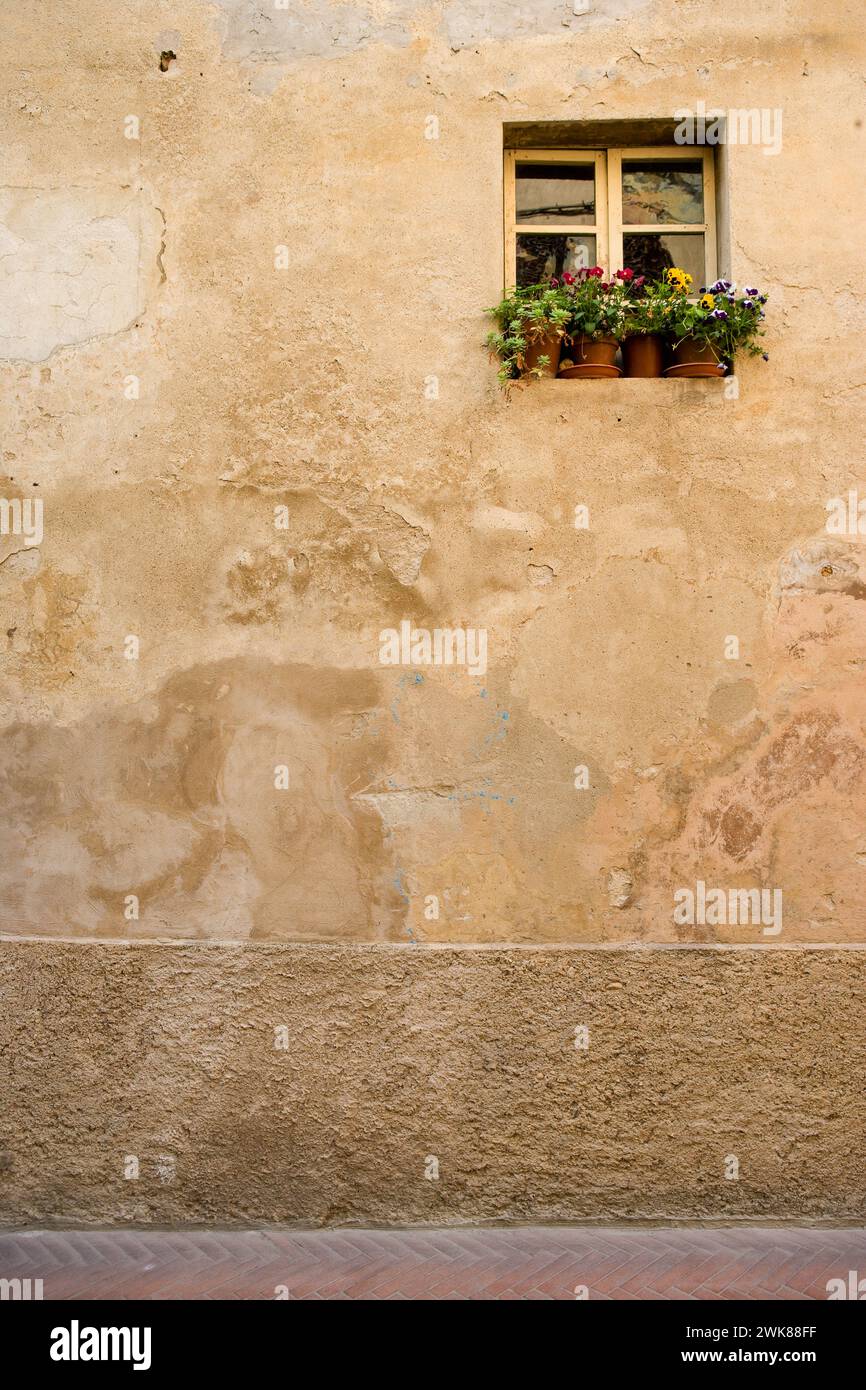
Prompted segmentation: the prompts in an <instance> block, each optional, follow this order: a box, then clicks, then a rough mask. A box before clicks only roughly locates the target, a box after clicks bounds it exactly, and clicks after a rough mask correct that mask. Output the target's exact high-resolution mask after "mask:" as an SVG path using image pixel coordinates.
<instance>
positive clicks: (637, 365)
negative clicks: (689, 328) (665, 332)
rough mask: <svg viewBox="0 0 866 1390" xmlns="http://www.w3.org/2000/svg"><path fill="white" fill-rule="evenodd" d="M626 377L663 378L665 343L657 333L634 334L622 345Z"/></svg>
mask: <svg viewBox="0 0 866 1390" xmlns="http://www.w3.org/2000/svg"><path fill="white" fill-rule="evenodd" d="M622 360H623V365H624V366H625V374H626V376H661V374H662V367H663V365H664V343H663V341H662V339H661V338H660V337H659V335H658V334H657V333H632V334H630V335H629V337H627V338H626V339H625V341H624V342H623V345H622Z"/></svg>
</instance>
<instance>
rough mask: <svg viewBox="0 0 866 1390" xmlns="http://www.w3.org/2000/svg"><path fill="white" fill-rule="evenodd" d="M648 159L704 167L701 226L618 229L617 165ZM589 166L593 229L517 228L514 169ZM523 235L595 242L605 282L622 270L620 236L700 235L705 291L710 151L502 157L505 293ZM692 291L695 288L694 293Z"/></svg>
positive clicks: (710, 224)
mask: <svg viewBox="0 0 866 1390" xmlns="http://www.w3.org/2000/svg"><path fill="white" fill-rule="evenodd" d="M624 159H625V160H629V159H639V160H643V161H648V160H651V159H664V160H680V161H682V162H683V163H691V164H694V163H695V162H696V161H697V160H701V161H702V163H703V175H704V178H703V183H704V190H703V191H704V221H703V222H654V223H651V224H650V223H632V222H628V223H623V220H622V162H623V160H624ZM539 163H544V164H556V163H561V164H594V167H595V225H594V226H589V225H587V224H586V223H577V222H544V223H541V222H538V223H533V222H520V223H518V221H517V184H516V175H517V166H518V164H539ZM524 232H536V233H537V232H547V233H555V232H559V233H560V234H562V233H567V234H568V235H569V236H581V235H582V236H595V239H596V243H595V246H596V263H597V264H598V265H600V266H602V267H603V269H604V271H605V274H606V275H607V276H610V275H611V273H612V272H613V271H614V270H619V269H620V268H621V266H622V242H623V236H624V235H631V234H632V233H641V232H655V233H661V234H663V235H666V234H668V233H674V232H693V233H697V232H700V233H703V236H704V276H705V279H704V283H705V284H707V285H710V284H712V283H713V281H714V280H716V279H717V278H718V273H719V272H718V265H717V258H718V241H717V233H716V184H715V166H714V162H713V151H712V149H710V148H705V149H703V150H700V149H695V148H693V147H691V146H689V147H688V148H686V147H684V146H682V145H646V146H635V147H634V148H629V149H603V150H584V149H568V150H563V149H556V150H548V149H520V150H506V151H505V237H504V244H505V285H506V287H508V288H510V287H511V286H512V285H514V283H515V281H516V278H517V237H518V235H519V234H522V233H524ZM696 288H697V287H696Z"/></svg>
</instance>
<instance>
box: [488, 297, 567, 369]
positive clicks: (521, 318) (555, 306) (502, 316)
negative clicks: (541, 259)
mask: <svg viewBox="0 0 866 1390" xmlns="http://www.w3.org/2000/svg"><path fill="white" fill-rule="evenodd" d="M486 312H487V313H488V314H491V315H492V317H493V318H494V320H495V321H496V328H495V329H494V330H493V331H492V332H490V333H488V335H487V346H488V348H489V349H490V351H491V353H495V354H496V356H497V357H498V358H499V361H500V367H499V380H500V381H501V382H502V384H503V386H505V385H507V384H508V383H509V382H510V381H516V380H518V379H519V378H520V377H528V378H532V377H540V376H541V375H542V367H544V366H546V365H547V364H548V362H549V360H550V359H549V358H548V357H546V356H542V357H539V359H538V365H537V366H536V367H534V368H533V369H532V370H530V369H528V368H527V366H526V350H527V348H528V347H529V346H530V344H532V343H537V342H538V340H539V338H544V337H546V336H547V335H548V334H549V333H551V332H553V333H556V334H557V336H558V337H560V338H561V337H563V336H564V335H565V332H566V328H567V325H568V306H567V304H566V302H565V297H564V295H563V292H562V289H561V288H560V287H559V286H558V285H528V286H526V287H525V288H523V289H515V290H510V291H509V292H508V294H506V295H505V297H504V299H501V300H500V302H499V303H498V304H496V305H494V306H493V308H491V309H488V310H487V311H486Z"/></svg>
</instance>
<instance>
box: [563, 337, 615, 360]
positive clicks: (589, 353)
mask: <svg viewBox="0 0 866 1390" xmlns="http://www.w3.org/2000/svg"><path fill="white" fill-rule="evenodd" d="M618 347H619V343H618V342H617V340H616V338H585V337H584V336H583V334H582V333H581V334H579V335H578V337H576V338H575V340H574V343H573V345H572V347H571V348H569V350H568V354H567V355H568V356H569V357H570V358H571V359H572V361H573V362H574V364H575V365H576V366H578V367H580V366H583V365H584V364H585V363H586V364H588V363H592V364H593V365H595V366H599V367H612V366H613V365H614V363H615V360H616V350H617V348H618Z"/></svg>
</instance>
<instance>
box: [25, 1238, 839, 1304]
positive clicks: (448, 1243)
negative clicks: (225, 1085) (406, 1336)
mask: <svg viewBox="0 0 866 1390" xmlns="http://www.w3.org/2000/svg"><path fill="white" fill-rule="evenodd" d="M852 1269H854V1270H858V1271H863V1274H864V1275H866V1230H862V1229H848V1230H816V1229H811V1228H801V1229H796V1230H795V1229H791V1228H780V1229H761V1230H757V1229H726V1230H714V1229H705V1228H701V1229H686V1228H666V1229H663V1230H662V1229H655V1228H652V1229H649V1228H641V1229H621V1228H617V1229H612V1228H607V1227H605V1228H598V1227H567V1226H559V1227H509V1228H483V1229H467V1228H462V1229H459V1230H454V1229H448V1230H439V1231H424V1230H407V1231H379V1230H377V1231H362V1230H339V1231H334V1230H328V1231H19V1232H7V1233H0V1279H28V1278H29V1279H42V1281H43V1294H44V1297H45V1298H46V1299H61V1300H79V1299H108V1298H119V1299H136V1298H144V1299H274V1298H276V1297H277V1289H278V1287H279V1286H285V1287H286V1288H288V1290H289V1297H290V1298H292V1299H345V1298H349V1299H353V1298H357V1299H375V1300H385V1299H491V1300H492V1299H573V1298H574V1297H575V1289H576V1288H577V1287H578V1286H581V1285H585V1286H586V1288H587V1289H588V1290H589V1297H590V1298H595V1299H644V1298H645V1299H711V1300H722V1299H735V1298H743V1299H785V1300H788V1299H810V1298H819V1299H825V1298H826V1297H827V1287H826V1286H827V1280H828V1279H831V1278H843V1279H845V1278H847V1276H848V1271H849V1270H852ZM283 1296H284V1295H283Z"/></svg>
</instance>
